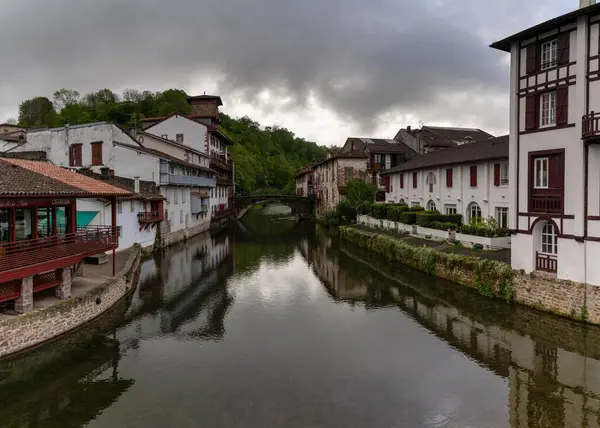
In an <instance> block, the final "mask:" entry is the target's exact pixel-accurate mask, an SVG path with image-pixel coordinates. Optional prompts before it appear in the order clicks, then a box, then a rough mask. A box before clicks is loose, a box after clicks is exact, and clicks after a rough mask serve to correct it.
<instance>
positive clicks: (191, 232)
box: [154, 221, 211, 248]
mask: <svg viewBox="0 0 600 428" xmlns="http://www.w3.org/2000/svg"><path fill="white" fill-rule="evenodd" d="M158 227H159V230H157V234H156V241H155V243H154V248H166V247H170V246H171V245H175V244H177V243H179V242H183V241H185V240H186V239H189V238H191V237H192V236H196V235H199V234H200V233H202V232H206V231H207V230H208V229H210V227H211V222H209V221H206V222H203V223H201V224H198V225H196V226H193V227H189V228H187V229H181V230H177V231H173V232H171V228H170V226H169V222H168V221H162V222H161V223H160V225H159V226H158Z"/></svg>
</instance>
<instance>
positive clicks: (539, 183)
mask: <svg viewBox="0 0 600 428" xmlns="http://www.w3.org/2000/svg"><path fill="white" fill-rule="evenodd" d="M533 177H534V183H533V187H534V188H535V189H547V188H548V158H537V159H534V161H533Z"/></svg>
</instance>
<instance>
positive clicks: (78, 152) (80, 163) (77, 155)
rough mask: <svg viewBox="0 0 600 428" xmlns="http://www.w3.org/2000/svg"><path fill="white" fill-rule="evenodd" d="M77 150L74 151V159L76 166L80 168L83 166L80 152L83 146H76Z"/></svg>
mask: <svg viewBox="0 0 600 428" xmlns="http://www.w3.org/2000/svg"><path fill="white" fill-rule="evenodd" d="M76 147H77V150H76V153H77V154H76V159H75V162H77V166H81V165H83V160H82V157H83V155H82V152H83V146H82V145H81V144H78V145H77V146H76Z"/></svg>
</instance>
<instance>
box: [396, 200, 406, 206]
mask: <svg viewBox="0 0 600 428" xmlns="http://www.w3.org/2000/svg"><path fill="white" fill-rule="evenodd" d="M398 203H399V204H400V205H406V202H405V201H404V199H400V201H399V202H398Z"/></svg>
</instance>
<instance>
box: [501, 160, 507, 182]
mask: <svg viewBox="0 0 600 428" xmlns="http://www.w3.org/2000/svg"><path fill="white" fill-rule="evenodd" d="M500 185H501V186H507V185H508V162H504V163H501V164H500Z"/></svg>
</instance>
